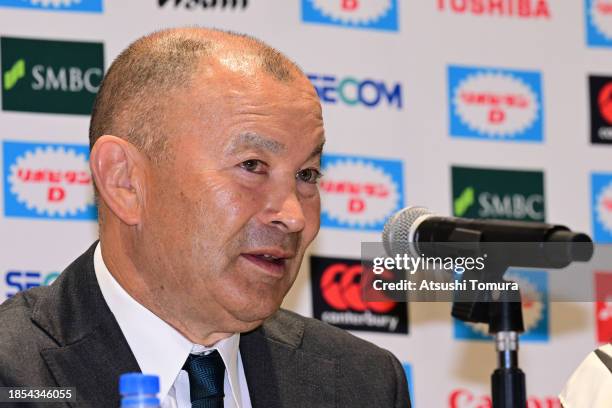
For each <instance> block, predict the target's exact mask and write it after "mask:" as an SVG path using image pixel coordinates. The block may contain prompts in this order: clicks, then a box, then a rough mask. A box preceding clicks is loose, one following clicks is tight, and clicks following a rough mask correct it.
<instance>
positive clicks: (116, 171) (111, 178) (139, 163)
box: [89, 135, 145, 225]
mask: <svg viewBox="0 0 612 408" xmlns="http://www.w3.org/2000/svg"><path fill="white" fill-rule="evenodd" d="M141 156H142V155H141V154H140V152H138V150H137V149H136V148H135V147H134V146H133V145H132V144H131V143H129V142H128V141H126V140H123V139H121V138H118V137H116V136H111V135H104V136H101V137H100V138H99V139H98V140H97V141H96V143H95V144H94V146H93V148H92V149H91V154H90V158H89V165H90V167H91V173H92V175H93V178H94V180H95V182H96V187H97V189H98V193H99V194H100V199H101V200H102V201H104V203H105V204H106V206H107V207H108V208H109V209H110V210H111V211H112V212H113V213H114V214H115V216H117V218H119V219H120V220H121V221H123V222H124V223H125V224H128V225H136V224H138V223H140V221H141V216H142V204H143V199H144V196H143V195H144V184H145V183H144V181H145V180H144V177H145V172H144V169H143V166H144V165H145V163H144V161H143V160H142V157H141Z"/></svg>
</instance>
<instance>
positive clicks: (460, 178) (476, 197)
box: [451, 166, 546, 222]
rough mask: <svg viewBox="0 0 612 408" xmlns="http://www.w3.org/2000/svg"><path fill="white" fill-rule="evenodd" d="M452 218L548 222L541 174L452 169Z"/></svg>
mask: <svg viewBox="0 0 612 408" xmlns="http://www.w3.org/2000/svg"><path fill="white" fill-rule="evenodd" d="M451 171H452V180H453V203H452V205H453V214H454V215H455V216H457V217H465V218H490V219H502V220H518V221H537V222H544V221H545V219H546V205H545V201H544V174H543V173H542V172H541V171H523V170H499V169H482V168H471V167H458V166H453V167H452V169H451Z"/></svg>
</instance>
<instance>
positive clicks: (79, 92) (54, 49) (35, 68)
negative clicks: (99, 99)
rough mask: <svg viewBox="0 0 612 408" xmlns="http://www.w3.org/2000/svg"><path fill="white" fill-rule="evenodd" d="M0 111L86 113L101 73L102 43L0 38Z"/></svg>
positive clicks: (99, 81)
mask: <svg viewBox="0 0 612 408" xmlns="http://www.w3.org/2000/svg"><path fill="white" fill-rule="evenodd" d="M0 48H1V57H2V64H1V69H2V110H4V111H20V112H46V113H70V114H78V115H89V114H90V113H91V108H92V105H93V101H94V98H95V96H96V93H97V92H98V88H99V87H100V83H101V81H102V76H103V74H104V46H103V44H102V43H94V42H74V41H49V40H34V39H24V38H13V37H2V38H0Z"/></svg>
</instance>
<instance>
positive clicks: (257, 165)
mask: <svg viewBox="0 0 612 408" xmlns="http://www.w3.org/2000/svg"><path fill="white" fill-rule="evenodd" d="M264 166H265V163H264V162H262V161H261V160H256V159H253V160H245V161H243V162H242V163H240V167H242V168H243V169H245V170H246V171H250V172H251V173H263V172H264Z"/></svg>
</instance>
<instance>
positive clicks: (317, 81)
mask: <svg viewBox="0 0 612 408" xmlns="http://www.w3.org/2000/svg"><path fill="white" fill-rule="evenodd" d="M308 79H310V81H311V82H312V84H313V86H314V87H315V89H316V90H317V94H318V95H319V98H320V99H321V102H323V103H328V104H333V105H335V104H337V103H338V102H342V103H343V104H345V105H348V106H365V107H367V108H375V107H377V106H378V105H380V104H384V105H386V106H390V107H394V108H397V109H401V108H402V86H401V84H400V83H395V84H392V85H387V84H385V82H383V81H379V80H375V79H363V80H360V79H356V78H353V77H344V78H342V79H338V78H337V77H336V76H334V75H320V74H308Z"/></svg>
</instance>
